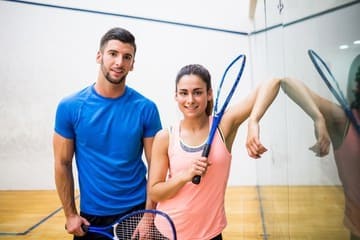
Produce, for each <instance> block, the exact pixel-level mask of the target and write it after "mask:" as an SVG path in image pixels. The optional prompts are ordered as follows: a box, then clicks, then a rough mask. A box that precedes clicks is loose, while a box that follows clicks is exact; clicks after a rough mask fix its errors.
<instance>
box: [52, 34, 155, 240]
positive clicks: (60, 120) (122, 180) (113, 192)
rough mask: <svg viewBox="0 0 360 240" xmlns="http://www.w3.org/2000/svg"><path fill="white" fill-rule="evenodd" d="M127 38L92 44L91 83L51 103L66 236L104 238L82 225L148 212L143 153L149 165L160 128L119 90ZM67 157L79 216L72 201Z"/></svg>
mask: <svg viewBox="0 0 360 240" xmlns="http://www.w3.org/2000/svg"><path fill="white" fill-rule="evenodd" d="M135 52H136V44H135V38H134V36H133V35H132V34H131V33H130V32H129V31H127V30H125V29H122V28H113V29H110V30H109V31H108V32H107V33H106V34H105V35H104V36H103V37H102V38H101V41H100V49H99V51H98V53H97V55H96V61H97V63H98V64H99V65H100V69H99V73H98V77H97V81H96V82H95V84H93V85H91V86H88V87H86V88H84V89H83V90H81V91H79V92H77V93H75V94H73V95H70V96H68V97H66V98H64V99H62V101H61V102H60V103H59V105H58V108H57V112H56V119H55V133H54V138H53V146H54V157H55V183H56V188H57V192H58V195H59V198H60V200H61V202H62V205H63V209H64V213H65V217H66V229H67V231H68V233H70V234H73V235H74V239H106V238H103V237H101V236H100V235H97V234H91V233H87V234H85V232H84V231H83V229H82V228H81V226H82V225H90V224H91V225H96V226H106V225H110V224H111V223H113V222H114V221H115V220H116V219H118V218H119V217H121V216H122V215H124V214H126V213H128V212H131V211H134V210H138V209H143V208H153V207H154V203H153V202H151V200H149V199H147V194H146V184H147V183H146V165H145V163H144V162H143V160H142V153H143V151H144V153H145V157H146V160H147V163H148V165H149V163H150V157H151V147H152V143H153V137H154V135H155V133H156V132H157V131H158V130H160V129H161V122H160V117H159V112H158V109H157V107H156V105H155V104H154V103H153V102H152V101H151V100H149V99H147V98H146V97H144V96H142V95H141V94H140V93H138V92H137V91H135V90H134V89H132V88H130V87H128V86H127V85H126V77H127V74H128V73H129V72H130V71H132V70H133V66H134V57H135ZM74 155H75V159H76V166H77V169H78V179H79V190H80V213H78V211H77V207H76V204H75V197H74V177H73V172H72V159H73V156H74Z"/></svg>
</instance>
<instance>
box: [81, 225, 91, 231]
mask: <svg viewBox="0 0 360 240" xmlns="http://www.w3.org/2000/svg"><path fill="white" fill-rule="evenodd" d="M81 229H82V230H83V231H84V232H88V231H89V226H87V225H85V224H83V225H81Z"/></svg>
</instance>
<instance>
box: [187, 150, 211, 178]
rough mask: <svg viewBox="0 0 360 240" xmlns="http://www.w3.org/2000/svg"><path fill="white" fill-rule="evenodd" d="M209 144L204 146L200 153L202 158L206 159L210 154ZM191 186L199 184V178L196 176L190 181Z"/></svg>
mask: <svg viewBox="0 0 360 240" xmlns="http://www.w3.org/2000/svg"><path fill="white" fill-rule="evenodd" d="M210 146H211V145H210V144H205V146H204V149H203V151H202V153H201V156H202V157H208V156H209V153H210ZM191 182H192V183H193V184H199V183H200V182H201V176H199V175H196V176H194V177H193V179H192V181H191Z"/></svg>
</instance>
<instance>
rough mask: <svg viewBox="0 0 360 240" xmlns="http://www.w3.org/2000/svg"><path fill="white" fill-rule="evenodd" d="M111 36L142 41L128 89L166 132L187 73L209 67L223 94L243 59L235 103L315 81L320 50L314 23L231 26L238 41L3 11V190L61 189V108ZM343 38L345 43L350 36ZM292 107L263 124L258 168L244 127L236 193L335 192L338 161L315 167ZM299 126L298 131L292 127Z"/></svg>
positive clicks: (58, 12)
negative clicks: (271, 81) (265, 89)
mask: <svg viewBox="0 0 360 240" xmlns="http://www.w3.org/2000/svg"><path fill="white" fill-rule="evenodd" d="M358 5H359V4H357V5H354V6H352V7H351V8H345V9H342V10H339V11H336V12H334V13H329V14H327V19H326V21H325V22H321V21H322V20H321V21H320V22H318V23H317V24H319V25H316V26H317V27H319V29H321V28H322V27H323V25H326V24H327V22H328V21H333V22H338V24H339V26H343V25H349V23H350V26H353V25H351V24H353V22H351V21H352V20H353V19H354V18H356V17H357V16H354V14H355V13H358V12H359V6H358ZM76 7H79V6H76ZM231 7H235V6H231ZM101 10H103V11H107V9H101ZM339 15H340V17H339ZM204 17H208V16H204ZM199 19H201V17H199ZM319 19H321V18H319ZM172 20H174V19H172ZM182 20H184V19H182ZM184 21H185V20H184ZM189 23H191V22H189ZM197 23H199V24H204V22H197ZM322 24H323V25H322ZM239 25H241V23H239ZM114 26H123V27H125V28H127V29H129V30H130V31H131V32H133V33H134V35H135V37H136V40H137V45H138V51H137V55H136V63H135V69H134V71H133V72H132V73H130V74H129V76H128V80H127V82H128V84H129V85H130V86H133V87H135V88H136V89H138V90H139V91H140V92H142V93H144V94H145V95H146V96H148V97H150V98H151V99H153V100H154V101H155V102H156V103H157V104H158V107H159V110H160V113H161V118H162V122H163V125H164V127H166V126H168V125H169V124H171V123H172V122H173V121H175V120H177V119H179V118H180V116H181V115H180V113H179V112H178V111H177V106H176V104H175V101H174V79H175V75H176V73H177V71H178V70H179V68H180V67H182V66H183V65H185V64H189V63H200V64H203V65H204V66H206V67H207V68H208V69H209V70H210V72H211V74H212V77H213V81H214V86H216V81H217V80H218V79H219V78H220V77H221V75H222V73H223V70H224V68H225V67H226V66H227V64H228V63H229V62H230V61H231V60H232V59H233V58H234V57H235V56H236V55H237V54H238V53H244V54H246V55H247V56H248V62H247V66H246V70H245V73H244V76H243V78H242V80H241V83H240V86H239V90H238V91H237V93H236V96H234V98H233V101H236V100H237V99H240V98H241V97H242V96H244V95H245V94H247V93H248V92H249V91H250V90H252V89H253V88H254V87H255V86H256V85H257V84H258V83H260V82H261V81H265V80H266V79H268V78H269V77H270V76H283V75H288V74H291V75H294V76H296V77H299V78H306V77H309V76H312V75H311V73H310V72H309V73H307V72H306V71H302V70H298V68H297V66H304V68H310V67H311V66H310V65H309V63H307V61H308V60H307V59H306V57H305V56H302V55H303V54H304V50H305V49H307V48H308V47H309V46H322V44H323V41H321V42H319V38H318V37H317V35H316V34H315V33H314V31H315V32H316V29H314V27H313V22H311V21H303V22H300V23H297V24H294V25H290V26H287V27H285V28H284V29H281V28H277V29H274V30H272V31H268V32H266V33H263V34H262V33H257V34H255V33H254V34H252V35H250V36H247V35H242V34H241V31H240V30H239V29H235V27H233V25H231V24H229V25H226V26H227V27H229V28H230V29H234V30H236V31H237V32H235V33H229V32H226V31H214V30H211V29H205V28H197V27H189V26H184V25H176V24H166V23H161V22H154V21H144V20H140V19H134V18H126V17H120V16H112V15H104V14H98V13H91V12H86V11H84V12H81V11H72V10H67V9H61V8H50V7H43V6H36V5H28V4H21V3H13V2H7V1H0V29H1V38H0V46H1V49H2V51H1V54H0V84H1V87H0V132H1V135H0V189H52V188H54V187H55V184H54V173H53V155H52V134H53V125H54V114H55V109H56V106H57V103H58V101H59V100H60V99H61V98H62V97H63V96H66V95H68V94H70V93H72V92H74V91H77V90H79V89H80V88H83V87H85V86H87V85H89V84H91V83H93V82H94V81H95V80H96V76H97V71H98V66H97V64H96V62H95V55H96V51H97V49H98V44H99V39H100V37H101V36H102V34H103V33H104V32H105V31H107V30H108V29H109V28H111V27H114ZM212 26H214V27H217V28H220V29H221V26H218V25H216V24H215V23H214V24H213V25H212ZM224 29H225V28H224ZM245 29H248V27H246V28H245ZM285 29H286V30H285ZM342 30H343V31H344V33H345V34H347V33H348V32H349V31H353V28H351V29H345V28H342ZM337 31H338V29H337V28H330V27H328V29H327V34H329V36H331V37H332V38H337V37H338V36H339V34H337ZM357 34H358V33H356V34H353V35H355V36H359V35H357ZM299 39H300V40H299ZM293 45H296V46H293ZM356 51H358V50H355V52H356ZM353 55H354V54H352V53H351V54H348V55H346V56H343V61H341V62H346V63H348V62H350V61H351V58H352V56H353ZM294 56H295V57H294ZM297 56H301V57H297ZM295 59H296V62H293V61H294V60H295ZM338 62H339V61H338V60H334V65H336V66H338ZM253 64H254V65H253ZM291 104H292V103H291V102H289V101H287V100H286V98H285V97H284V96H280V98H279V99H277V101H276V103H275V104H274V105H273V106H272V108H271V109H270V111H269V113H268V114H267V115H266V116H265V118H264V119H263V121H262V122H263V125H264V126H263V127H262V131H263V134H262V139H263V141H264V143H265V144H266V145H267V146H268V148H269V152H268V153H267V154H266V155H265V156H264V157H263V159H261V160H257V161H255V160H252V159H250V158H249V157H248V156H247V154H246V150H245V136H246V123H245V124H243V126H241V127H240V129H239V131H238V138H237V139H236V141H235V143H234V148H233V163H232V170H231V174H230V179H229V185H254V184H258V183H261V184H337V179H336V172H335V170H334V166H333V165H332V163H331V159H330V158H327V159H325V161H328V163H326V162H325V163H326V164H324V162H319V161H316V163H314V161H313V156H312V155H311V156H310V155H309V154H310V153H309V152H308V151H306V149H307V147H309V146H308V144H309V143H312V142H313V141H314V138H313V131H312V125H311V124H312V123H311V121H310V120H309V119H307V118H306V116H305V115H304V114H302V113H301V111H300V110H299V111H297V110H296V106H294V105H291ZM295 116H296V117H295ZM293 118H295V119H293ZM295 120H296V121H299V122H296V121H295ZM293 121H295V122H293ZM297 123H300V126H301V128H295V127H292V126H297ZM276 126H280V127H279V128H277V127H276ZM304 129H306V130H304ZM299 136H302V137H301V138H299ZM299 144H300V145H299ZM299 149H302V150H299ZM297 159H306V160H305V163H304V162H301V161H298V160H297ZM297 169H300V170H299V171H297ZM304 176H305V177H304ZM306 176H309V177H306ZM317 176H319V177H317Z"/></svg>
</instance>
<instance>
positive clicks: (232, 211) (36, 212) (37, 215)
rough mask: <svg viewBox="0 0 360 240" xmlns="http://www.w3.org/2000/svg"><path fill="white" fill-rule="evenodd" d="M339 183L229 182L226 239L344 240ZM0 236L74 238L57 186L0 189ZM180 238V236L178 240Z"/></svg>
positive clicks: (345, 233)
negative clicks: (275, 184) (68, 229)
mask: <svg viewBox="0 0 360 240" xmlns="http://www.w3.org/2000/svg"><path fill="white" fill-rule="evenodd" d="M343 206H344V200H343V193H342V189H341V187H336V186H334V187H332V186H331V187H314V186H311V187H309V186H307V187H269V186H266V187H229V188H228V189H227V193H226V211H227V216H228V226H227V228H226V229H225V230H224V232H223V237H224V240H272V239H276V240H285V239H291V240H323V239H326V240H347V239H349V237H348V232H347V231H346V229H345V228H344V227H343V224H342V218H343ZM0 239H4V240H5V239H6V240H15V239H24V240H27V239H36V240H40V239H41V240H42V239H46V240H50V239H57V240H58V239H72V237H71V235H69V234H67V233H66V232H65V230H64V215H63V212H62V209H61V207H60V202H59V200H58V198H57V194H56V192H55V191H0ZM179 240H183V239H179Z"/></svg>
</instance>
